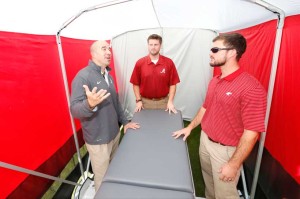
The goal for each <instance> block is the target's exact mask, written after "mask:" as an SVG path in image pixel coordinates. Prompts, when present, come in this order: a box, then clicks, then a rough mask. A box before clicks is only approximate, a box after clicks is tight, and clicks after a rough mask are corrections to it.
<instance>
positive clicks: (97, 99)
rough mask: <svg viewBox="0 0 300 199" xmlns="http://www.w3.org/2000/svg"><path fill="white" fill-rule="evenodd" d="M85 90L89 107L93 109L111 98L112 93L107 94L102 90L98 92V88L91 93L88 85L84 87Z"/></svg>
mask: <svg viewBox="0 0 300 199" xmlns="http://www.w3.org/2000/svg"><path fill="white" fill-rule="evenodd" d="M83 88H84V90H85V94H86V96H87V100H88V103H89V106H90V108H92V109H93V108H94V107H95V106H97V105H98V104H100V103H101V102H102V101H103V100H105V99H106V98H108V96H110V93H107V90H103V89H100V90H99V91H98V92H96V91H97V87H94V88H93V89H92V91H90V89H89V87H88V86H87V85H83Z"/></svg>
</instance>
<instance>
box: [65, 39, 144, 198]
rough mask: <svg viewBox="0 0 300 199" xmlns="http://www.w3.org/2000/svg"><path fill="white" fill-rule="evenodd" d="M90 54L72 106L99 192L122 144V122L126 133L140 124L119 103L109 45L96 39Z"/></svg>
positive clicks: (76, 80) (75, 83)
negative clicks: (127, 116)
mask: <svg viewBox="0 0 300 199" xmlns="http://www.w3.org/2000/svg"><path fill="white" fill-rule="evenodd" d="M90 53H91V60H89V63H88V66H86V67H85V68H83V69H81V70H80V71H79V72H78V73H77V75H76V76H75V78H74V80H73V81H72V94H71V107H70V109H71V113H72V115H73V116H74V117H75V118H78V119H79V120H80V123H81V127H82V132H83V139H84V141H85V144H86V148H87V150H88V152H89V156H90V159H91V163H92V169H93V172H94V183H95V191H96V192H97V190H98V188H99V187H100V185H101V182H102V178H103V176H104V174H105V172H106V170H107V168H108V165H109V162H110V160H111V159H112V157H113V155H114V152H115V151H116V149H117V147H118V144H119V140H120V130H119V129H120V128H119V123H120V124H122V125H123V126H124V132H126V130H127V129H128V128H132V129H137V128H139V124H137V123H132V122H129V121H128V120H127V119H126V117H125V115H124V111H123V109H122V107H121V104H120V102H119V97H118V94H117V92H116V89H115V85H114V81H113V79H112V77H111V76H110V74H109V71H110V70H111V69H110V68H109V64H110V60H111V52H110V46H109V44H108V43H107V42H106V41H96V42H94V43H93V44H92V45H91V48H90Z"/></svg>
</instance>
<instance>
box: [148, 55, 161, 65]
mask: <svg viewBox="0 0 300 199" xmlns="http://www.w3.org/2000/svg"><path fill="white" fill-rule="evenodd" d="M151 63H153V62H152V61H151V59H150V55H148V56H147V64H148V65H149V64H151ZM161 63H163V59H162V58H161V55H160V54H159V57H158V61H157V63H156V65H158V64H161Z"/></svg>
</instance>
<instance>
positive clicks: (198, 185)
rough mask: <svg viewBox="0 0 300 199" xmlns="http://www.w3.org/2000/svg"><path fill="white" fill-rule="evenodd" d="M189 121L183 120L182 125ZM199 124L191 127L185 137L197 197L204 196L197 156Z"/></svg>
mask: <svg viewBox="0 0 300 199" xmlns="http://www.w3.org/2000/svg"><path fill="white" fill-rule="evenodd" d="M189 123H190V122H188V121H184V126H187V125H188V124H189ZM200 132H201V128H200V126H198V127H196V128H194V129H193V131H192V132H191V134H190V136H189V137H188V138H187V145H188V150H189V156H190V163H191V167H192V173H193V180H194V186H195V192H196V193H195V194H196V196H197V197H205V192H204V181H203V177H202V173H201V166H200V158H199V144H200Z"/></svg>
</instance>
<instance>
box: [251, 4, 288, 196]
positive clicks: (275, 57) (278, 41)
mask: <svg viewBox="0 0 300 199" xmlns="http://www.w3.org/2000/svg"><path fill="white" fill-rule="evenodd" d="M255 3H256V4H258V5H260V6H262V7H264V8H266V9H267V10H270V11H271V12H273V13H275V14H276V15H277V16H278V24H277V30H276V38H275V45H274V52H273V58H272V67H271V72H270V80H269V85H268V94H267V110H266V118H265V126H266V128H267V127H268V122H269V116H270V109H271V104H272V97H273V91H274V84H275V78H276V72H277V65H278V57H279V51H280V44H281V38H282V28H283V25H284V19H285V13H284V12H283V10H281V9H279V8H277V7H275V6H273V5H271V4H269V3H266V2H264V1H261V0H255ZM265 139H266V132H262V133H261V136H260V140H259V146H258V154H257V159H256V164H255V169H254V176H253V181H252V186H251V192H250V199H254V197H255V191H256V186H257V181H258V174H259V170H260V165H261V159H262V154H263V150H264V144H265Z"/></svg>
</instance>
